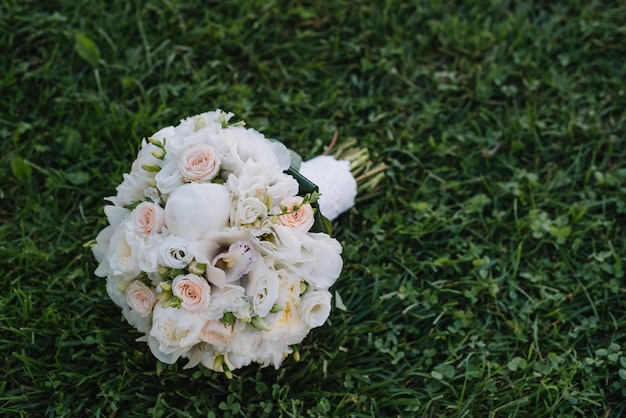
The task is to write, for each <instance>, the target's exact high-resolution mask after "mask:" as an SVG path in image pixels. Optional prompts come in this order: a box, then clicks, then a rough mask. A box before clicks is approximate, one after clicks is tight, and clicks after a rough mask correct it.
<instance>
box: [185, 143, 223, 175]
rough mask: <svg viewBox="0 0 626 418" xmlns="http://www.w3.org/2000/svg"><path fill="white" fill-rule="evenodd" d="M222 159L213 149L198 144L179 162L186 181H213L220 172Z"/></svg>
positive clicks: (186, 152)
mask: <svg viewBox="0 0 626 418" xmlns="http://www.w3.org/2000/svg"><path fill="white" fill-rule="evenodd" d="M220 163H221V161H220V157H219V155H217V152H216V151H215V149H213V147H211V146H209V145H207V144H196V145H194V146H193V147H191V148H189V149H188V150H186V151H185V152H184V153H183V155H182V157H181V159H180V160H179V161H178V169H179V170H180V172H181V173H182V175H183V177H184V178H185V181H187V182H192V181H211V180H213V179H214V178H215V177H216V176H217V174H218V173H219V171H220Z"/></svg>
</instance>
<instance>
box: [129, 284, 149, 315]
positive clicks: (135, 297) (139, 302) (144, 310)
mask: <svg viewBox="0 0 626 418" xmlns="http://www.w3.org/2000/svg"><path fill="white" fill-rule="evenodd" d="M126 303H128V306H130V307H131V308H132V309H134V310H135V311H136V312H137V313H138V314H139V315H140V316H141V317H143V318H147V317H149V316H150V315H152V308H154V304H155V303H156V293H155V291H154V289H151V288H149V287H148V286H146V285H145V284H143V283H142V282H140V281H139V280H135V281H133V282H132V283H131V284H129V285H128V287H127V288H126Z"/></svg>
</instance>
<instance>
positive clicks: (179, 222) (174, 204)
mask: <svg viewBox="0 0 626 418" xmlns="http://www.w3.org/2000/svg"><path fill="white" fill-rule="evenodd" d="M230 204H231V199H230V193H229V192H228V189H227V188H226V187H224V186H223V185H221V184H214V183H189V184H185V185H183V186H180V187H179V188H177V189H176V190H175V191H174V192H172V194H171V195H170V196H169V198H168V199H167V203H166V204H165V224H166V225H167V229H168V230H169V232H170V233H171V234H173V235H178V236H181V237H189V238H195V239H202V238H203V237H204V236H206V235H209V234H211V233H215V232H217V231H220V230H222V229H223V228H224V227H226V226H227V225H228V222H229V219H230Z"/></svg>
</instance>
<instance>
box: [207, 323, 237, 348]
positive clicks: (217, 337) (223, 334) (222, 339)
mask: <svg viewBox="0 0 626 418" xmlns="http://www.w3.org/2000/svg"><path fill="white" fill-rule="evenodd" d="M200 338H201V339H202V341H204V342H205V343H209V344H211V345H214V346H216V347H225V346H227V345H228V344H230V341H231V340H232V339H233V327H232V326H231V325H226V324H224V323H223V322H222V321H217V320H214V321H208V322H207V324H206V325H205V327H204V329H203V330H202V332H201V333H200Z"/></svg>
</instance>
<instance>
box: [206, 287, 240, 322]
mask: <svg viewBox="0 0 626 418" xmlns="http://www.w3.org/2000/svg"><path fill="white" fill-rule="evenodd" d="M245 293H246V290H245V289H244V288H243V287H241V286H238V285H232V284H226V285H224V286H222V287H221V288H219V287H217V286H216V287H214V288H213V289H212V297H211V304H210V305H209V309H208V310H207V311H206V312H203V316H204V317H205V318H206V319H210V320H211V319H222V317H223V316H224V314H225V313H226V312H235V311H237V310H238V309H240V308H241V307H243V306H245V305H246V296H245Z"/></svg>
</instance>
